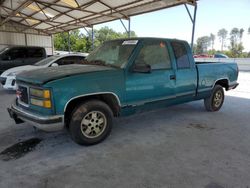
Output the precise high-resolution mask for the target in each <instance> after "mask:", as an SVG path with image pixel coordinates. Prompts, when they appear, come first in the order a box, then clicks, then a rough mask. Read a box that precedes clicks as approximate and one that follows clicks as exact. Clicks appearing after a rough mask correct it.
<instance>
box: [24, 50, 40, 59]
mask: <svg viewBox="0 0 250 188" xmlns="http://www.w3.org/2000/svg"><path fill="white" fill-rule="evenodd" d="M43 54H44V52H43V49H42V48H27V54H26V57H27V58H40V57H43Z"/></svg>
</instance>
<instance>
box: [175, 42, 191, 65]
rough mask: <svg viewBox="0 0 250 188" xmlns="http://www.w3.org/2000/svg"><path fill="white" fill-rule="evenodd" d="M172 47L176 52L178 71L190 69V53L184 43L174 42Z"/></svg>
mask: <svg viewBox="0 0 250 188" xmlns="http://www.w3.org/2000/svg"><path fill="white" fill-rule="evenodd" d="M171 46H172V48H173V51H174V56H175V60H176V65H177V69H189V68H190V61H189V58H188V52H187V49H186V46H185V44H184V43H183V42H179V41H173V42H171Z"/></svg>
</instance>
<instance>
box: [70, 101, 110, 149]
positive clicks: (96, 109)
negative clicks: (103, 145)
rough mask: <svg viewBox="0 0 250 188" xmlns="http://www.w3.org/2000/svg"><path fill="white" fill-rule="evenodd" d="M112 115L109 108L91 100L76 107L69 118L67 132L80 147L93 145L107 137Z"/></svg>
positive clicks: (100, 102)
mask: <svg viewBox="0 0 250 188" xmlns="http://www.w3.org/2000/svg"><path fill="white" fill-rule="evenodd" d="M112 124H113V113H112V111H111V109H110V108H109V106H108V105H107V104H106V103H104V102H102V101H98V100H92V101H88V102H85V103H83V104H81V105H80V106H79V107H77V108H76V109H75V110H74V111H73V113H72V117H71V121H70V125H69V131H70V134H71V137H72V139H73V140H74V141H75V142H76V143H78V144H80V145H93V144H97V143H99V142H101V141H103V140H104V139H105V138H106V137H107V136H109V134H110V132H111V129H112Z"/></svg>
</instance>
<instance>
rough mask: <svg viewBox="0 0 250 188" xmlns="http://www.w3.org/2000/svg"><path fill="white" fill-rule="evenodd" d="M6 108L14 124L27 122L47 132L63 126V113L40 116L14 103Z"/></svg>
mask: <svg viewBox="0 0 250 188" xmlns="http://www.w3.org/2000/svg"><path fill="white" fill-rule="evenodd" d="M7 110H8V112H9V115H10V117H11V118H12V119H14V120H15V122H16V124H19V123H23V122H28V123H30V124H32V125H33V126H35V127H37V128H38V129H41V130H44V131H48V132H50V131H58V130H61V129H63V127H64V122H63V119H64V116H63V115H54V116H41V115H37V114H33V113H31V112H28V111H27V110H24V109H22V108H21V107H18V106H16V105H15V104H12V105H11V107H10V108H8V109H7Z"/></svg>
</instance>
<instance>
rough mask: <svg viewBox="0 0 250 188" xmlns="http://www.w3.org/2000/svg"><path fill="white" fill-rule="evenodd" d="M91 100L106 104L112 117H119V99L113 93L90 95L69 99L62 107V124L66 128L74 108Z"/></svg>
mask: <svg viewBox="0 0 250 188" xmlns="http://www.w3.org/2000/svg"><path fill="white" fill-rule="evenodd" d="M92 99H96V100H100V101H102V102H104V103H106V104H107V105H108V106H109V107H110V109H111V110H112V112H113V115H114V116H115V117H118V116H119V114H120V109H121V103H120V99H119V97H118V96H117V95H116V94H115V93H112V92H102V93H92V94H87V95H79V96H76V97H73V98H71V99H70V100H69V101H68V102H67V103H66V105H65V107H64V123H65V126H66V127H68V125H69V121H70V116H71V114H72V111H73V110H74V109H75V108H76V106H78V105H80V104H82V103H84V102H85V101H88V100H92Z"/></svg>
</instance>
